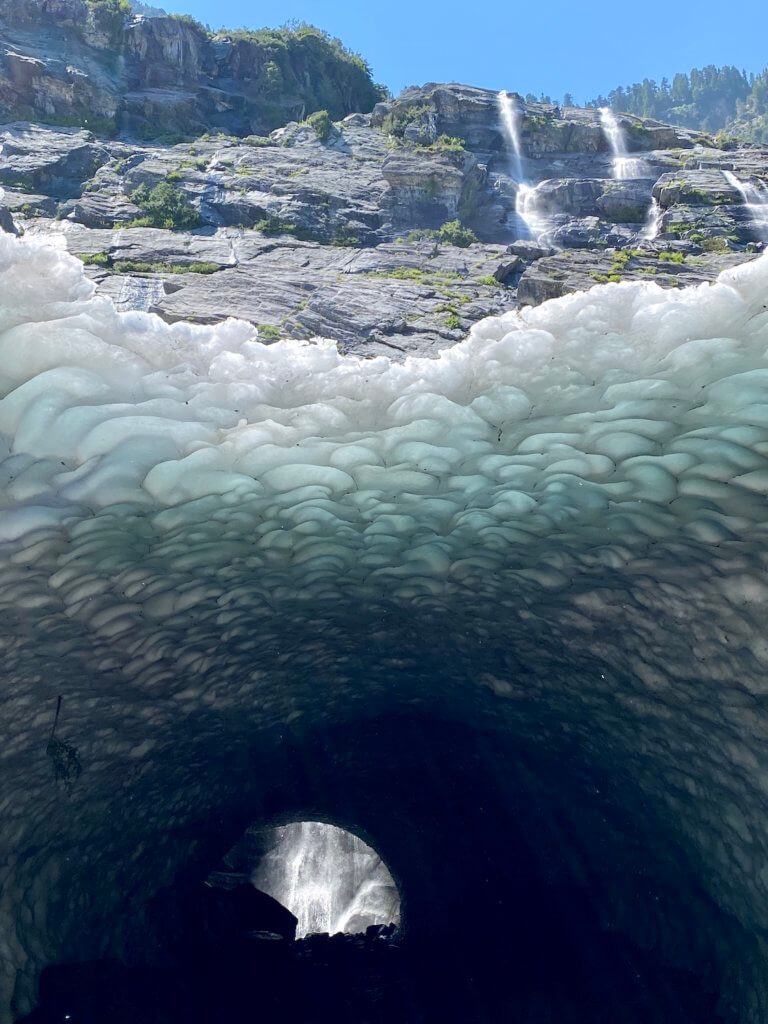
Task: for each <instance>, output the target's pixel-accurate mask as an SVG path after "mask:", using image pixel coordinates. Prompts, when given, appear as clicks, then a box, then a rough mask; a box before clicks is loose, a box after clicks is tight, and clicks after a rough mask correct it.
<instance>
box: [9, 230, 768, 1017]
mask: <svg viewBox="0 0 768 1024" xmlns="http://www.w3.org/2000/svg"><path fill="white" fill-rule="evenodd" d="M767 350H768V258H761V259H759V260H755V261H754V262H752V263H750V264H748V265H744V266H742V267H739V268H737V269H734V270H730V271H727V272H726V273H724V274H723V275H721V277H720V278H719V280H718V281H717V282H716V283H715V284H712V285H708V284H705V285H702V286H699V287H696V288H692V289H686V290H680V291H664V290H662V289H661V288H659V287H658V286H657V285H656V284H654V283H653V282H651V281H648V282H643V283H626V284H606V285H600V286H596V287H595V288H593V289H592V290H591V291H588V292H580V293H577V294H573V295H570V296H566V297H564V298H560V299H556V300H553V301H550V302H547V303H544V304H543V305H541V306H538V307H536V308H532V309H525V310H522V311H520V312H509V313H506V314H504V315H502V316H500V317H492V318H489V319H486V320H483V321H481V322H479V323H478V324H476V325H475V326H474V327H473V328H472V330H471V332H470V334H469V337H468V338H467V339H466V340H465V341H463V342H461V343H459V344H457V345H455V346H454V347H452V348H450V349H448V350H446V351H443V352H442V353H441V354H440V355H439V357H438V358H436V359H419V358H409V359H406V360H405V361H404V362H402V363H395V362H390V361H389V360H388V359H387V358H384V357H377V358H373V359H360V358H356V357H353V356H345V355H341V354H339V352H338V351H337V349H336V346H335V345H334V344H332V343H330V342H328V343H325V342H317V343H308V342H300V341H282V342H277V343H275V344H273V345H269V346H267V345H263V344H261V343H259V341H258V339H257V336H256V332H255V331H254V328H253V327H252V326H251V325H248V324H245V323H242V322H238V321H234V320H230V321H227V322H225V323H223V324H219V325H214V326H199V325H198V326H193V325H190V324H187V323H183V322H179V323H176V324H173V325H169V324H167V323H165V322H163V321H161V320H160V319H159V318H158V317H156V316H153V315H150V314H146V313H141V312H130V313H118V312H116V311H115V308H114V306H113V305H112V303H111V301H110V300H109V299H108V298H106V297H104V296H100V295H97V294H96V293H95V290H94V286H93V285H92V284H91V283H90V282H89V281H88V280H87V279H86V277H85V276H84V273H83V267H82V264H81V263H80V262H79V261H78V260H76V259H74V258H73V257H70V256H68V255H66V254H64V253H62V252H58V251H55V250H54V249H53V248H51V247H48V246H46V245H45V244H43V243H41V242H37V241H34V240H30V239H26V240H18V239H16V238H13V237H10V236H7V235H6V236H2V237H0V393H1V395H2V400H1V401H0V436H1V441H0V445H1V451H2V463H1V466H0V471H1V472H2V480H3V488H2V512H1V513H0V645H1V646H2V653H3V686H2V688H1V689H0V701H1V702H2V718H3V723H4V742H3V745H2V748H0V761H1V762H2V769H1V770H0V812H1V813H2V832H1V833H0V1021H1V1022H2V1024H10V1022H11V1021H14V1020H17V1019H19V1018H21V1017H23V1016H24V1015H25V1014H29V1013H31V1012H32V1011H33V1010H34V1008H35V1006H36V1005H37V1001H38V984H39V980H40V977H41V972H44V969H45V968H46V967H47V966H48V965H51V964H56V963H63V962H80V963H85V962H88V961H98V960H100V959H103V958H110V957H113V958H119V959H120V960H122V961H124V962H125V963H126V964H150V965H155V966H157V967H158V969H160V968H163V967H164V966H167V965H169V964H172V963H173V962H174V956H175V955H176V951H177V950H178V949H180V948H182V947H183V944H184V942H185V940H186V939H188V938H189V936H190V934H191V926H190V924H189V915H188V909H189V907H190V905H191V894H192V893H194V892H196V891H197V890H198V889H199V887H200V886H201V884H202V883H203V881H204V880H205V878H206V877H207V876H208V875H209V873H210V872H211V871H213V870H214V869H215V868H216V865H217V864H219V862H220V861H221V859H222V858H223V857H224V856H225V855H226V853H227V851H229V850H231V849H232V848H233V846H234V845H235V844H236V842H237V841H238V839H239V838H240V837H241V836H242V835H243V834H244V832H245V830H246V829H248V828H253V827H257V828H258V827H264V828H267V827H270V828H271V827H274V826H276V825H277V826H280V827H282V826H285V825H288V824H290V823H301V822H305V823H306V822H325V823H327V824H331V825H334V826H337V827H338V828H341V829H345V830H347V831H349V832H351V833H353V834H354V835H356V836H358V837H359V838H360V839H362V840H364V841H365V842H366V843H367V844H368V845H370V846H371V847H372V848H373V849H374V850H375V851H376V852H377V854H378V855H379V856H380V857H381V859H382V861H383V862H384V863H385V864H386V866H387V869H388V870H389V871H390V872H391V879H392V880H393V884H394V885H395V886H396V889H397V891H398V892H399V897H400V915H401V917H400V928H399V933H400V941H401V942H402V944H403V948H404V949H409V950H411V951H412V956H413V958H414V962H418V964H419V969H418V972H417V973H418V976H419V979H420V982H421V983H423V985H424V986H425V987H427V988H428V987H429V985H430V984H431V985H432V988H431V989H430V992H431V993H432V996H431V998H435V999H438V1000H442V1003H440V1004H439V1005H440V1006H441V1013H440V1015H439V1019H440V1020H450V1019H455V1020H457V1021H458V1020H467V1019H470V1018H469V1017H468V1015H467V1010H466V1008H467V1006H468V1005H470V1004H471V1005H472V1006H473V1007H474V1010H473V1016H472V1018H471V1019H473V1020H488V1021H495V1022H498V1021H499V1020H502V1019H515V1020H519V1021H528V1020H545V1019H558V1020H560V1021H563V1022H568V1021H574V1022H575V1021H602V1020H609V1019H610V1020H612V1021H613V1020H616V1021H618V1020H621V1021H622V1022H624V1021H626V1022H628V1024H635V1022H638V1024H639V1022H641V1021H650V1020H653V1021H655V1022H666V1021H670V1022H671V1021H675V1022H679V1021H682V1020H690V1021H696V1022H702V1024H708V1022H715V1021H724V1022H740V1024H763V1022H764V1021H765V1020H766V1017H767V1016H768V985H767V984H766V977H767V976H768V974H767V972H766V967H767V966H768V963H767V960H768V946H766V937H765V936H766V929H767V928H768V826H766V815H765V802H766V794H767V792H768V729H767V728H766V715H765V702H766V697H767V694H768V682H767V680H768V641H766V639H765V634H764V625H765V615H766V608H767V607H768V583H767V582H766V580H767V577H766V562H767V561H768V545H766V536H767V533H766V530H767V529H768V506H767V504H766V496H767V495H768V359H767ZM334 926H335V924H334ZM342 930H343V929H342ZM306 941H308V942H309V941H312V940H311V938H310V939H308V940H306ZM328 941H329V943H330V942H332V939H329V940H328ZM361 941H362V940H361ZM274 945H275V946H277V945H279V944H278V943H275V944H274ZM435 993H437V995H435ZM545 1004H546V1006H548V1007H549V1010H548V1012H550V1013H551V1014H553V1016H550V1017H547V1016H546V1015H545V1014H544V1012H543V1011H541V1012H539V1015H538V1016H536V1014H535V1013H534V1009H535V1008H536V1007H538V1008H539V1010H541V1007H542V1006H544V1005H545ZM433 1005H434V1004H433ZM478 1006H482V1007H484V1009H483V1010H482V1012H481V1011H480V1010H478V1009H477V1008H478ZM499 1007H503V1012H501V1011H500V1010H499ZM483 1013H484V1014H485V1016H483ZM145 1019H146V1018H145ZM280 1019H287V1018H286V1017H281V1018H280ZM323 1019H324V1018H323ZM335 1019H337V1020H341V1019H347V1018H345V1017H343V1014H340V1013H339V1012H337V1013H336V1016H335ZM349 1019H353V1018H351V1017H350V1018H349ZM391 1019H398V1018H397V1016H393V1017H392V1018H391ZM401 1019H402V1018H401ZM414 1019H415V1018H414ZM418 1019H422V1018H418ZM424 1019H428V1018H427V1017H424Z"/></svg>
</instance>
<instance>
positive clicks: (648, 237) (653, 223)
mask: <svg viewBox="0 0 768 1024" xmlns="http://www.w3.org/2000/svg"><path fill="white" fill-rule="evenodd" d="M663 214H664V211H663V210H662V208H661V207H660V206H659V203H658V200H656V199H652V200H651V205H650V206H649V207H648V214H647V216H646V218H645V225H644V227H643V230H642V231H641V233H640V237H641V238H643V239H645V241H647V242H652V241H653V239H654V238H656V237H657V235H658V234H659V232H660V231H661V218H662V216H663Z"/></svg>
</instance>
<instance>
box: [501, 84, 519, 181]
mask: <svg viewBox="0 0 768 1024" xmlns="http://www.w3.org/2000/svg"><path fill="white" fill-rule="evenodd" d="M498 103H499V113H500V114H501V130H502V133H503V135H504V142H505V143H506V145H507V151H508V152H509V153H511V154H512V163H511V174H512V177H513V178H514V180H515V181H516V182H517V183H518V184H523V183H524V182H525V172H524V171H523V147H522V142H521V139H520V121H521V119H522V111H521V109H520V107H519V106H518V104H517V102H516V101H515V98H514V97H513V96H511V95H510V93H508V92H504V91H502V92H500V93H499V95H498Z"/></svg>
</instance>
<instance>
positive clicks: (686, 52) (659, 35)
mask: <svg viewBox="0 0 768 1024" xmlns="http://www.w3.org/2000/svg"><path fill="white" fill-rule="evenodd" d="M150 2H152V0H150ZM154 2H155V3H157V5H158V6H162V7H164V8H165V9H166V10H168V11H174V12H178V13H187V14H191V15H193V16H194V17H196V18H198V19H199V20H200V21H203V22H206V23H208V24H210V25H211V27H212V28H220V27H221V26H226V27H229V28H239V27H241V26H247V27H249V28H261V27H262V26H265V25H269V26H277V25H282V24H283V23H284V22H285V21H287V20H288V19H292V18H298V19H299V20H302V21H310V22H312V23H313V24H315V25H319V26H320V27H321V28H324V29H326V30H327V31H329V32H331V33H332V34H333V35H337V36H339V37H340V38H341V39H342V40H343V41H344V42H345V43H346V44H347V46H349V47H351V48H352V49H353V50H357V51H358V52H359V53H361V54H362V55H363V56H364V57H365V58H366V59H367V60H368V61H369V63H370V64H371V65H372V67H373V72H374V77H375V78H376V80H377V81H379V82H383V83H384V84H385V85H388V86H389V87H390V89H392V90H393V92H398V91H399V90H400V89H402V88H403V87H404V86H406V85H421V84H423V83H424V82H428V81H433V82H446V81H456V82H465V83H469V84H471V85H480V86H483V87H485V88H490V89H510V90H515V91H518V92H522V93H526V92H533V93H536V94H537V95H538V94H539V93H541V92H545V93H548V94H550V95H551V96H552V97H553V98H555V99H561V98H562V96H563V93H564V92H566V91H567V92H571V93H573V95H574V97H575V98H576V101H577V102H582V101H585V100H588V99H591V98H592V97H593V96H594V95H596V94H597V93H599V92H603V93H605V92H607V91H608V90H609V89H611V88H613V87H614V86H617V85H626V84H630V83H631V82H635V81H639V80H641V79H642V78H644V77H646V76H647V77H649V78H655V79H657V80H659V79H661V78H662V77H663V76H665V75H666V76H667V77H671V76H672V75H673V74H674V73H675V72H676V71H687V70H689V68H691V67H694V66H698V67H700V66H702V65H704V64H735V65H736V66H737V67H739V68H741V67H744V68H746V70H747V71H759V70H762V68H763V67H765V65H766V64H768V43H767V42H766V40H768V0H741V2H740V3H738V4H735V3H732V2H731V3H725V2H723V0H721V2H718V3H716V2H715V0H666V2H665V0H653V2H652V3H626V2H621V0H618V2H617V0H604V2H602V3H596V2H592V0H581V2H579V0H570V2H565V0H518V2H514V0H506V2H504V0H502V2H492V3H488V2H483V3H478V2H473V0H464V2H462V3H458V2H456V0H421V2H419V0H385V2H382V3H371V2H370V0H369V2H361V0H325V2H323V0H259V2H257V3H255V4H254V3H250V2H246V0H154Z"/></svg>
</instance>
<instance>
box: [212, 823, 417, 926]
mask: <svg viewBox="0 0 768 1024" xmlns="http://www.w3.org/2000/svg"><path fill="white" fill-rule="evenodd" d="M240 880H243V881H246V882H248V883H250V884H252V885H253V886H255V887H256V888H257V889H258V890H259V891H260V892H264V893H266V894H267V895H269V896H271V897H272V898H273V899H275V900H277V901H278V903H280V904H281V905H282V906H284V907H285V908H286V909H287V910H288V911H290V912H291V913H292V914H293V915H294V917H295V918H296V922H297V924H296V932H295V936H296V938H305V937H306V936H307V935H313V934H322V933H327V934H329V935H334V934H336V933H339V932H341V933H347V934H360V933H363V932H365V931H366V929H368V928H375V927H376V926H382V927H386V926H389V925H397V924H399V923H400V897H399V894H398V892H397V886H396V885H395V881H394V879H393V878H392V875H391V874H390V872H389V870H388V868H387V866H386V864H385V863H384V861H383V860H382V859H381V857H380V856H379V855H378V854H377V853H376V851H375V850H374V849H372V848H371V847H370V846H369V845H368V844H367V843H366V842H364V840H362V839H360V838H359V837H358V836H356V835H354V834H353V833H352V832H348V831H347V830H346V829H343V828H340V827H339V826H338V825H332V824H330V823H328V822H324V821H291V822H287V823H286V824H283V825H277V826H274V827H272V828H258V827H256V828H249V829H247V830H246V832H245V834H244V835H243V837H242V838H241V839H240V840H239V841H238V842H237V843H236V844H235V846H233V847H232V849H231V850H229V851H228V853H227V854H226V855H225V856H224V858H223V859H222V862H221V864H220V865H219V866H218V870H217V871H215V872H212V873H211V875H209V876H208V879H207V882H208V884H209V885H219V886H222V885H234V884H236V883H238V882H239V881H240Z"/></svg>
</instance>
